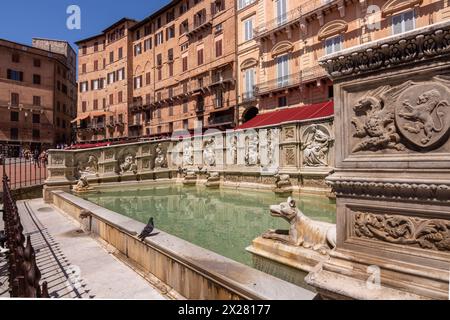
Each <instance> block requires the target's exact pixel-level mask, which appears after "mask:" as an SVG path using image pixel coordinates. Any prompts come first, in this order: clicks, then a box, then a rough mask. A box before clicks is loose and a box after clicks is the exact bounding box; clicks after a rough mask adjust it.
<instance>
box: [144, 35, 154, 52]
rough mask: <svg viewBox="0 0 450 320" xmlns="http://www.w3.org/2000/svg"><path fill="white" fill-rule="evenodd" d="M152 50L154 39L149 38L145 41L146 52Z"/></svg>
mask: <svg viewBox="0 0 450 320" xmlns="http://www.w3.org/2000/svg"><path fill="white" fill-rule="evenodd" d="M151 49H152V38H148V39H146V40H145V41H144V51H147V50H151Z"/></svg>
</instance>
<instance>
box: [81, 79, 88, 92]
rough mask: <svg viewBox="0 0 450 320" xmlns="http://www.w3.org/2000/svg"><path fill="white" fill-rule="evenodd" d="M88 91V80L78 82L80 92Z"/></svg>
mask: <svg viewBox="0 0 450 320" xmlns="http://www.w3.org/2000/svg"><path fill="white" fill-rule="evenodd" d="M87 91H88V82H87V81H84V82H81V83H80V92H87Z"/></svg>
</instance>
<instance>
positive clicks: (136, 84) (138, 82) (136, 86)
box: [134, 76, 142, 89]
mask: <svg viewBox="0 0 450 320" xmlns="http://www.w3.org/2000/svg"><path fill="white" fill-rule="evenodd" d="M141 87H142V76H139V77H135V78H134V89H140V88H141Z"/></svg>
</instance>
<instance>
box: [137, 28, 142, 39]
mask: <svg viewBox="0 0 450 320" xmlns="http://www.w3.org/2000/svg"><path fill="white" fill-rule="evenodd" d="M140 38H141V30H139V29H138V30H137V31H136V40H139V39H140Z"/></svg>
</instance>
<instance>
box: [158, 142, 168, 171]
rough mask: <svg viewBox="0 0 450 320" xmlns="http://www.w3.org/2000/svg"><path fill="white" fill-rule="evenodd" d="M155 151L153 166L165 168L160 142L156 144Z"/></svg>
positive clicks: (164, 157) (165, 162) (165, 163)
mask: <svg viewBox="0 0 450 320" xmlns="http://www.w3.org/2000/svg"><path fill="white" fill-rule="evenodd" d="M155 153H156V158H155V168H167V159H166V155H165V154H164V151H163V148H162V144H161V143H158V145H157V146H156V149H155Z"/></svg>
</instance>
